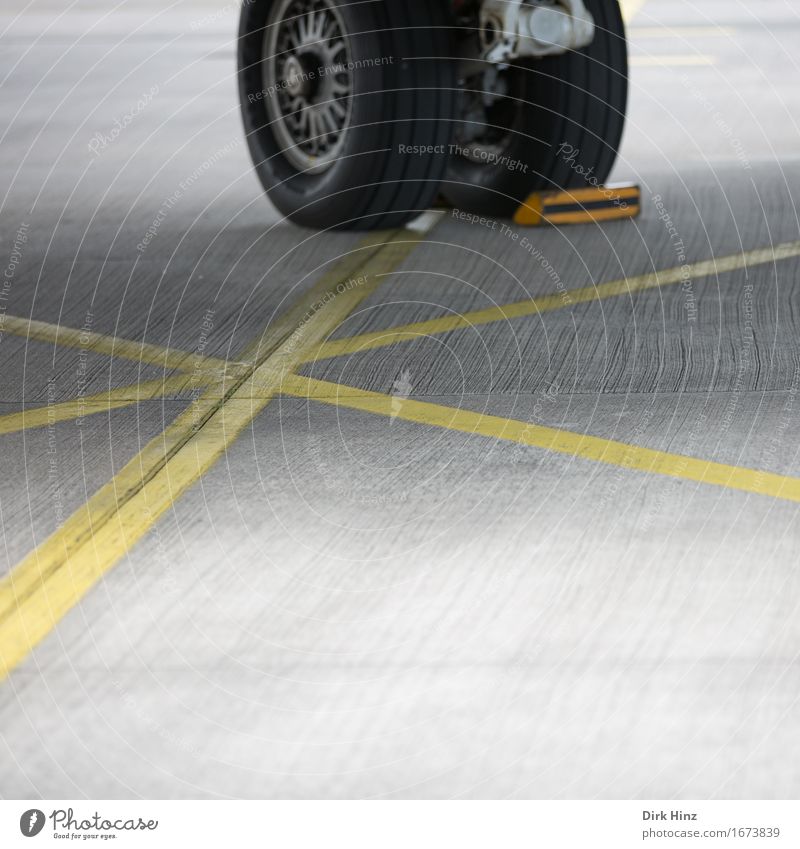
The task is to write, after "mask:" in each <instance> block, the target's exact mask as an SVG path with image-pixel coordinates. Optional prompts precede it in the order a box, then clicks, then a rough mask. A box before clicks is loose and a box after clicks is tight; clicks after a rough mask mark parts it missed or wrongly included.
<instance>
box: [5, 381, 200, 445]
mask: <svg viewBox="0 0 800 849" xmlns="http://www.w3.org/2000/svg"><path fill="white" fill-rule="evenodd" d="M209 380H210V378H209V376H208V375H202V379H200V380H198V381H196V382H194V385H193V381H192V378H191V377H189V375H186V374H178V375H175V376H173V377H168V378H162V379H161V380H147V381H144V382H142V383H132V384H130V385H129V386H120V387H118V388H116V389H110V390H108V391H106V392H98V393H97V394H95V395H86V396H84V397H81V398H70V399H69V400H68V401H60V402H58V403H56V404H48V405H47V406H44V407H29V408H27V409H25V410H21V411H20V412H18V413H8V414H6V415H4V416H0V436H3V435H5V434H8V433H17V432H18V431H21V430H31V429H33V428H38V427H48V426H50V425H53V424H58V423H59V422H66V421H70V420H73V419H82V418H85V417H86V416H93V415H95V414H97V413H106V412H108V411H109V410H119V409H122V408H123V407H132V406H134V405H135V404H139V403H141V402H142V401H153V400H155V399H158V398H165V397H167V396H169V395H171V394H172V393H177V392H185V391H187V390H190V389H193V388H199V387H200V386H205V384H206V383H208V381H209Z"/></svg>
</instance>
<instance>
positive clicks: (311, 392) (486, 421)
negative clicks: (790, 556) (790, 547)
mask: <svg viewBox="0 0 800 849" xmlns="http://www.w3.org/2000/svg"><path fill="white" fill-rule="evenodd" d="M281 392H282V393H283V394H286V395H292V396H294V397H297V398H309V399H311V400H313V401H319V402H321V403H323V404H330V405H333V406H336V407H347V408H350V409H353V410H361V411H362V412H365V413H374V414H376V415H380V416H389V417H393V418H399V419H403V420H405V421H409V422H416V423H418V424H424V425H435V426H436V427H442V428H446V429H448V430H455V431H459V432H461V433H470V434H475V435H478V436H485V437H490V438H493V439H504V440H508V441H509V442H516V443H519V444H520V445H530V446H531V447H533V448H543V449H545V450H547V451H555V452H556V453H559V454H567V455H569V456H571V457H580V458H582V459H584V460H593V461H594V462H597V463H605V464H608V465H612V466H621V467H623V468H626V469H634V470H636V471H640V472H649V473H651V474H657V475H665V476H667V477H671V478H680V479H682V480H690V481H695V482H697V483H703V484H710V485H713V486H721V487H726V488H728V489H738V490H741V491H743V492H750V493H754V494H757V495H768V496H771V497H772V498H781V499H786V500H788V501H796V502H800V478H792V477H786V476H784V475H777V474H773V473H772V472H762V471H758V470H755V469H746V468H741V467H738V466H728V465H725V464H724V463H714V462H711V461H708V460H700V459H698V458H696V457H688V456H684V455H681V454H670V453H668V452H665V451H656V450H653V449H651V448H644V447H642V446H639V445H628V444H626V443H624V442H616V441H615V440H612V439H602V438H600V437H596V436H587V435H586V434H582V433H573V432H571V431H566V430H559V429H557V428H551V427H544V426H543V425H537V424H531V423H529V422H524V421H517V420H515V419H504V418H500V417H498V416H491V415H487V414H485V413H473V412H470V411H468V410H460V409H455V408H452V407H445V406H442V405H439V404H431V403H429V402H427V401H415V400H413V399H411V398H408V399H403V400H402V403H399V404H398V399H397V398H396V397H395V396H392V395H383V394H381V393H379V392H368V391H365V390H362V389H356V388H354V387H352V386H343V385H342V384H338V383H329V382H327V381H323V380H314V379H312V378H308V377H300V376H294V375H293V376H291V377H288V378H287V379H286V380H284V382H283V384H282V385H281Z"/></svg>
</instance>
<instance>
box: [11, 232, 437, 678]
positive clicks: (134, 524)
mask: <svg viewBox="0 0 800 849" xmlns="http://www.w3.org/2000/svg"><path fill="white" fill-rule="evenodd" d="M424 235H425V232H424V231H418V232H411V231H409V230H402V231H393V232H392V233H391V234H382V236H381V239H382V241H379V240H377V239H376V237H371V238H370V239H368V240H367V241H366V242H365V243H364V245H363V247H362V248H360V249H357V250H356V251H355V252H354V253H360V257H361V260H362V262H361V265H360V271H359V275H358V277H357V278H355V279H352V278H349V277H348V275H347V274H345V275H344V276H340V277H338V280H337V282H336V283H333V282H332V281H333V279H334V278H335V277H336V275H337V273H338V274H341V269H340V270H339V271H338V272H337V270H334V271H332V272H330V273H329V274H327V275H325V276H324V277H323V279H322V280H321V281H320V283H318V284H317V285H316V286H315V287H313V288H312V290H311V291H310V292H309V293H308V294H307V295H306V296H305V298H304V301H303V303H302V304H299V305H297V306H296V307H295V308H294V309H293V310H290V315H291V316H293V317H294V323H293V324H292V323H291V322H289V323H288V324H287V321H285V320H284V321H281V322H278V323H277V325H276V332H275V333H274V334H271V335H270V336H269V337H266V336H265V337H262V339H261V340H259V342H258V343H257V346H258V350H259V352H260V355H259V359H258V360H257V362H256V363H255V364H254V365H253V367H252V368H251V369H250V370H249V371H248V372H247V373H246V374H245V375H243V376H242V377H240V378H239V379H238V380H236V381H235V382H234V383H233V384H232V385H231V386H230V388H228V389H227V390H226V391H225V392H224V393H223V394H222V395H220V392H219V389H218V388H217V389H216V390H215V389H214V388H212V389H211V390H209V391H207V392H204V393H203V394H202V395H201V396H200V397H199V398H198V399H197V400H196V401H194V402H193V403H192V404H191V405H190V406H189V408H188V409H187V410H186V411H185V412H183V413H182V414H181V415H180V416H178V418H177V419H176V420H175V421H174V422H173V423H172V424H171V425H170V426H169V427H168V428H167V429H166V430H165V431H164V432H163V433H162V434H160V435H159V436H158V437H156V438H155V439H153V440H152V441H151V442H150V443H149V444H148V445H146V446H145V448H144V449H143V450H142V451H141V452H140V453H139V454H138V455H137V456H136V457H134V458H133V459H132V460H131V461H130V462H129V463H128V464H127V465H126V466H125V467H124V468H123V469H122V470H121V471H120V472H119V473H118V474H116V475H115V476H114V477H113V478H112V479H111V481H109V483H107V484H106V485H105V486H104V487H103V488H102V489H100V490H99V491H98V492H97V493H96V494H95V495H94V496H92V498H90V499H89V501H88V502H87V503H86V504H85V505H83V506H82V507H81V508H80V509H79V510H77V511H76V512H75V513H74V514H73V515H72V516H71V517H70V518H69V519H67V520H66V522H65V523H64V524H63V525H62V527H61V528H60V529H59V530H58V531H56V532H55V533H54V534H52V535H51V536H50V537H49V538H48V539H47V540H45V541H44V542H43V543H42V544H41V545H40V546H39V547H38V548H36V549H35V551H33V552H32V553H31V554H30V555H28V557H26V558H25V559H24V560H23V561H22V562H21V563H20V564H19V565H18V566H16V567H15V568H14V569H13V570H12V572H11V574H10V575H9V576H8V577H7V578H6V579H4V580H3V581H2V582H0V678H3V677H5V676H6V675H7V674H8V673H9V672H10V671H11V670H12V669H13V668H14V667H15V666H17V665H18V664H19V663H20V662H21V661H22V660H23V659H24V658H25V657H26V656H27V654H28V653H29V652H30V651H31V649H32V648H33V647H34V646H36V644H37V643H39V642H40V641H41V640H42V639H43V638H44V637H45V636H46V635H47V634H48V633H49V632H50V631H51V630H52V629H53V628H54V627H55V625H56V624H57V623H58V621H59V620H60V619H61V618H62V617H63V616H64V615H65V614H66V613H67V611H69V610H70V608H72V607H73V606H74V605H75V604H76V603H77V602H78V601H80V599H81V598H82V597H83V596H84V595H85V594H86V593H87V592H88V591H89V589H90V588H91V587H92V586H93V585H94V584H95V583H96V582H97V581H99V580H100V579H101V578H102V577H103V575H105V574H106V573H107V572H108V571H109V569H111V567H112V566H113V565H114V564H115V563H116V562H117V561H118V560H119V559H120V558H121V557H123V556H124V555H125V554H126V552H127V551H128V550H129V549H130V548H131V547H132V546H133V545H134V544H135V543H136V542H137V541H138V540H139V539H141V538H142V537H143V536H144V534H145V533H146V532H147V531H148V530H149V529H150V528H151V527H152V526H153V524H154V523H155V522H156V520H157V519H158V518H159V517H160V516H161V515H162V514H163V513H164V512H165V511H167V510H168V509H169V508H170V507H171V506H172V504H173V503H174V501H175V500H176V499H177V498H178V497H179V496H180V495H181V494H182V493H183V492H185V491H186V490H187V489H188V488H189V487H190V486H191V485H192V484H194V483H195V482H196V481H197V480H198V479H199V478H200V477H201V476H202V475H203V474H204V473H205V472H206V471H208V469H209V468H211V466H212V465H213V464H214V463H215V462H216V461H217V460H218V459H219V458H220V457H221V456H222V455H223V454H224V453H225V451H226V450H227V449H228V447H229V446H230V445H231V444H232V443H233V441H234V440H235V439H236V438H237V436H238V435H239V434H240V433H241V432H242V431H243V430H244V429H245V428H246V427H247V426H248V425H249V424H250V423H251V422H252V421H253V419H254V418H255V417H256V416H257V415H258V414H259V413H260V412H261V411H262V410H263V409H264V407H266V406H267V404H269V402H270V400H271V399H272V398H273V397H274V396H275V395H276V394H277V393H278V392H280V387H281V384H282V382H283V380H284V379H285V377H286V375H287V374H288V373H289V372H290V371H291V370H292V369H293V368H294V367H296V366H297V365H299V364H300V363H301V362H302V361H303V358H304V356H305V355H306V352H307V350H308V349H309V347H316V346H317V345H318V344H319V341H320V340H321V339H323V338H325V337H326V336H327V335H328V334H330V332H331V331H332V330H333V329H335V328H336V327H337V326H338V325H339V324H340V323H341V322H342V321H343V320H344V319H345V318H346V317H347V316H348V315H349V314H350V313H351V312H352V310H353V309H355V308H356V307H357V306H358V304H359V303H360V302H361V301H362V300H364V298H366V297H368V296H369V295H370V294H371V293H372V292H373V291H374V290H375V289H376V288H377V287H378V286H379V285H380V283H381V282H382V280H383V279H384V277H385V275H386V274H388V273H389V272H391V270H392V269H394V268H396V267H397V266H398V265H399V264H400V263H401V262H402V261H403V260H404V259H405V258H406V257H407V256H408V254H409V253H411V251H412V250H413V249H414V247H415V246H416V245H417V244H418V242H419V241H420V240H421V239H422V238H423V237H424ZM348 262H349V263H350V265H352V253H351V256H350V259H349V260H348V261H347V262H345V268H344V270H345V271H347V267H349V266H348Z"/></svg>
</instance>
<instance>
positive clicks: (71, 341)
mask: <svg viewBox="0 0 800 849" xmlns="http://www.w3.org/2000/svg"><path fill="white" fill-rule="evenodd" d="M0 330H2V332H3V333H7V334H9V335H10V336H21V337H23V338H25V339H28V340H32V341H35V342H46V343H50V344H53V345H59V346H62V347H65V348H79V349H80V350H82V351H90V352H92V353H96V354H106V355H107V356H109V357H121V358H122V359H124V360H133V361H134V362H137V363H146V364H147V365H152V366H158V367H160V368H166V369H177V370H179V371H214V372H223V371H226V370H235V369H236V367H237V366H238V367H241V365H242V364H241V363H229V362H228V361H227V360H222V359H219V358H217V357H207V356H205V355H200V354H196V353H193V352H191V351H180V350H177V349H176V348H165V347H161V346H160V345H151V344H150V343H148V342H134V341H132V340H130V339H120V338H119V337H117V336H106V335H105V334H103V333H95V332H94V331H91V330H76V329H75V328H73V327H63V326H62V325H60V324H49V323H48V322H46V321H36V320H34V319H30V318H21V317H19V316H16V315H4V316H3V321H2V326H0Z"/></svg>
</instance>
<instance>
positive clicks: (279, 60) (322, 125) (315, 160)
mask: <svg viewBox="0 0 800 849" xmlns="http://www.w3.org/2000/svg"><path fill="white" fill-rule="evenodd" d="M352 75H353V74H352V65H351V63H350V54H349V49H348V45H347V33H346V31H345V28H344V23H343V21H342V18H341V16H340V14H339V11H338V9H337V8H336V5H335V4H334V2H332V0H278V2H276V3H275V4H274V6H273V11H272V13H271V15H270V19H269V21H268V23H267V28H266V36H265V42H264V89H265V91H266V92H267V93H268V94H269V96H268V97H267V98H266V101H267V112H268V115H269V118H270V120H271V122H272V127H273V131H274V133H275V138H276V140H277V141H278V144H279V145H280V147H281V149H282V150H283V153H284V155H285V156H286V158H287V159H288V160H289V162H290V163H291V164H292V165H293V166H294V167H295V168H297V169H298V170H301V171H307V172H310V173H319V172H321V171H325V170H327V169H328V168H330V167H331V166H332V165H333V163H334V161H335V160H336V158H337V157H338V156H340V155H341V152H342V148H343V147H344V141H345V137H346V134H347V128H348V126H349V123H350V114H351V110H352V91H353V80H352Z"/></svg>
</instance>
